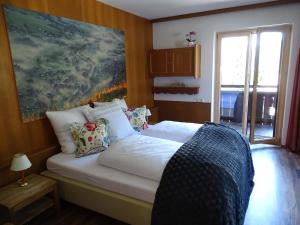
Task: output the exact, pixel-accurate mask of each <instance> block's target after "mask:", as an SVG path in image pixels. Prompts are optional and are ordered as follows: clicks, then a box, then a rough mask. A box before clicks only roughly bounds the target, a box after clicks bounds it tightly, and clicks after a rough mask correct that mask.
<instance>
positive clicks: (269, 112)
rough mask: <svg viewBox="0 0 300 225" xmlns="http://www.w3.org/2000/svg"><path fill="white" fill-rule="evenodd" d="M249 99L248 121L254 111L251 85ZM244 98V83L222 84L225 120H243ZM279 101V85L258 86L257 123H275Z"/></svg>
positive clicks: (221, 113)
mask: <svg viewBox="0 0 300 225" xmlns="http://www.w3.org/2000/svg"><path fill="white" fill-rule="evenodd" d="M249 88H250V91H249V92H250V93H249V101H248V121H249V122H250V115H251V111H252V91H253V86H250V87H249ZM243 100H244V86H243V85H222V86H221V98H220V117H221V120H223V121H231V122H235V123H241V122H242V114H243ZM276 102H277V86H271V85H270V86H267V85H259V86H257V105H256V123H260V124H271V125H272V124H274V119H275V111H276V110H275V109H276Z"/></svg>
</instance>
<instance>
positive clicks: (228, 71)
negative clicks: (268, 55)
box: [219, 32, 251, 134]
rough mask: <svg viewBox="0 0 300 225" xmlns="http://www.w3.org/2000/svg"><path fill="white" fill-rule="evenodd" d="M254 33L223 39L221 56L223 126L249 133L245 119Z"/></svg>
mask: <svg viewBox="0 0 300 225" xmlns="http://www.w3.org/2000/svg"><path fill="white" fill-rule="evenodd" d="M250 41H251V39H250V33H249V32H244V33H236V34H234V36H233V35H230V36H224V37H223V38H222V39H221V43H220V44H221V55H220V57H221V58H220V106H219V112H220V123H221V124H225V125H229V126H231V127H233V128H235V129H236V130H237V131H239V132H241V133H244V134H245V133H246V130H247V127H246V126H243V120H245V119H244V118H243V115H244V114H245V113H246V111H247V108H246V106H245V102H247V99H245V97H247V95H245V92H247V90H246V89H247V87H248V84H247V80H246V78H247V73H248V61H249V45H250Z"/></svg>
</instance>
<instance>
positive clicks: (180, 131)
mask: <svg viewBox="0 0 300 225" xmlns="http://www.w3.org/2000/svg"><path fill="white" fill-rule="evenodd" d="M201 126H202V124H198V123H185V122H175V121H169V120H165V121H162V122H160V123H157V124H155V125H149V128H148V129H145V130H142V131H141V133H142V135H145V136H150V137H158V138H163V139H168V140H172V141H178V142H182V143H185V142H187V141H188V140H189V139H190V138H191V137H193V135H194V134H195V133H196V131H197V130H198V129H199V128H200V127H201Z"/></svg>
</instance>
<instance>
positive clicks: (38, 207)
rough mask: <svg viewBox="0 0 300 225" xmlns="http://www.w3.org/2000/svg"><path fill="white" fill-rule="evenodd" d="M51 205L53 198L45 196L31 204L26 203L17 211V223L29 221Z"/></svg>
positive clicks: (20, 224)
mask: <svg viewBox="0 0 300 225" xmlns="http://www.w3.org/2000/svg"><path fill="white" fill-rule="evenodd" d="M53 205H54V202H53V200H52V199H50V198H47V197H43V198H41V199H39V200H37V201H35V202H34V203H32V204H31V205H28V206H26V207H25V208H23V209H21V210H20V211H18V212H17V224H18V225H22V224H25V223H27V222H29V221H30V220H31V219H33V218H34V217H35V216H37V215H39V214H40V213H42V212H44V211H45V210H47V209H49V208H50V207H52V206H53Z"/></svg>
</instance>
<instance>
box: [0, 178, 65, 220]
mask: <svg viewBox="0 0 300 225" xmlns="http://www.w3.org/2000/svg"><path fill="white" fill-rule="evenodd" d="M26 180H27V182H28V185H27V186H25V187H20V186H18V184H17V183H12V184H9V185H7V186H4V187H2V188H1V189H0V213H2V214H3V215H4V214H5V212H6V215H9V218H8V221H10V222H11V223H13V224H18V225H22V224H24V223H26V222H28V221H29V220H31V219H32V218H34V217H35V216H37V215H38V214H40V213H42V212H43V211H45V210H46V209H48V208H50V207H52V206H55V208H56V211H57V213H58V214H60V202H59V196H58V190H57V183H56V181H55V180H52V179H50V178H47V177H44V176H40V175H37V174H31V175H29V176H27V177H26ZM48 194H51V195H52V198H49V197H48V196H46V195H48ZM2 214H0V215H2ZM0 218H3V216H0ZM8 221H0V223H1V222H8Z"/></svg>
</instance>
